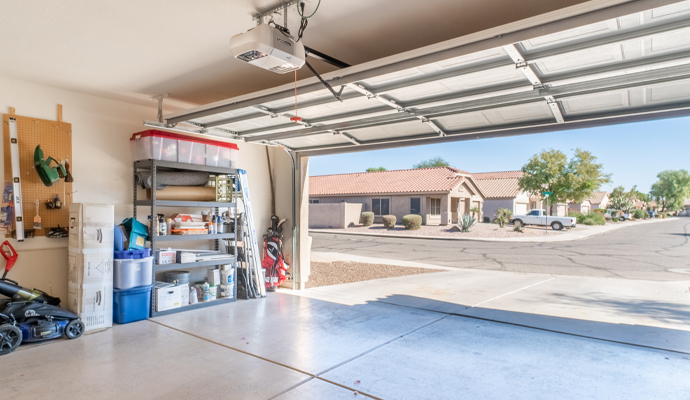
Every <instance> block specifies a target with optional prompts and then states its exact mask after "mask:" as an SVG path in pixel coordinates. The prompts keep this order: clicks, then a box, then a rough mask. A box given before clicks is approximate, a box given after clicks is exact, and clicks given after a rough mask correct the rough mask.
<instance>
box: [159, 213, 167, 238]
mask: <svg viewBox="0 0 690 400" xmlns="http://www.w3.org/2000/svg"><path fill="white" fill-rule="evenodd" d="M158 232H159V233H158V234H159V235H161V236H165V235H167V234H168V225H167V224H166V223H165V218H164V215H163V214H158Z"/></svg>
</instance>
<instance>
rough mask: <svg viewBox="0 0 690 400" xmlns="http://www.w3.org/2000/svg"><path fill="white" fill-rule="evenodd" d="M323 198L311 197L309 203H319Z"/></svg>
mask: <svg viewBox="0 0 690 400" xmlns="http://www.w3.org/2000/svg"><path fill="white" fill-rule="evenodd" d="M320 202H321V200H319V199H309V204H319V203H320Z"/></svg>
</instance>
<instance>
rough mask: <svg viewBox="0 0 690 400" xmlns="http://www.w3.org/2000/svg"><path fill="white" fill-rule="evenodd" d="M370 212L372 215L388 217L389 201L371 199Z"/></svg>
mask: <svg viewBox="0 0 690 400" xmlns="http://www.w3.org/2000/svg"><path fill="white" fill-rule="evenodd" d="M371 211H373V212H374V215H388V214H390V200H389V199H372V200H371Z"/></svg>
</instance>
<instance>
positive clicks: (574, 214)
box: [568, 211, 585, 224]
mask: <svg viewBox="0 0 690 400" xmlns="http://www.w3.org/2000/svg"><path fill="white" fill-rule="evenodd" d="M568 216H569V217H571V218H575V222H577V223H578V224H581V223H582V221H583V220H584V218H585V214H583V213H581V212H579V211H568Z"/></svg>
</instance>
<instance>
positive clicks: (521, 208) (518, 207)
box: [514, 203, 527, 215]
mask: <svg viewBox="0 0 690 400" xmlns="http://www.w3.org/2000/svg"><path fill="white" fill-rule="evenodd" d="M514 214H515V215H524V214H527V203H515V212H514Z"/></svg>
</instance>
